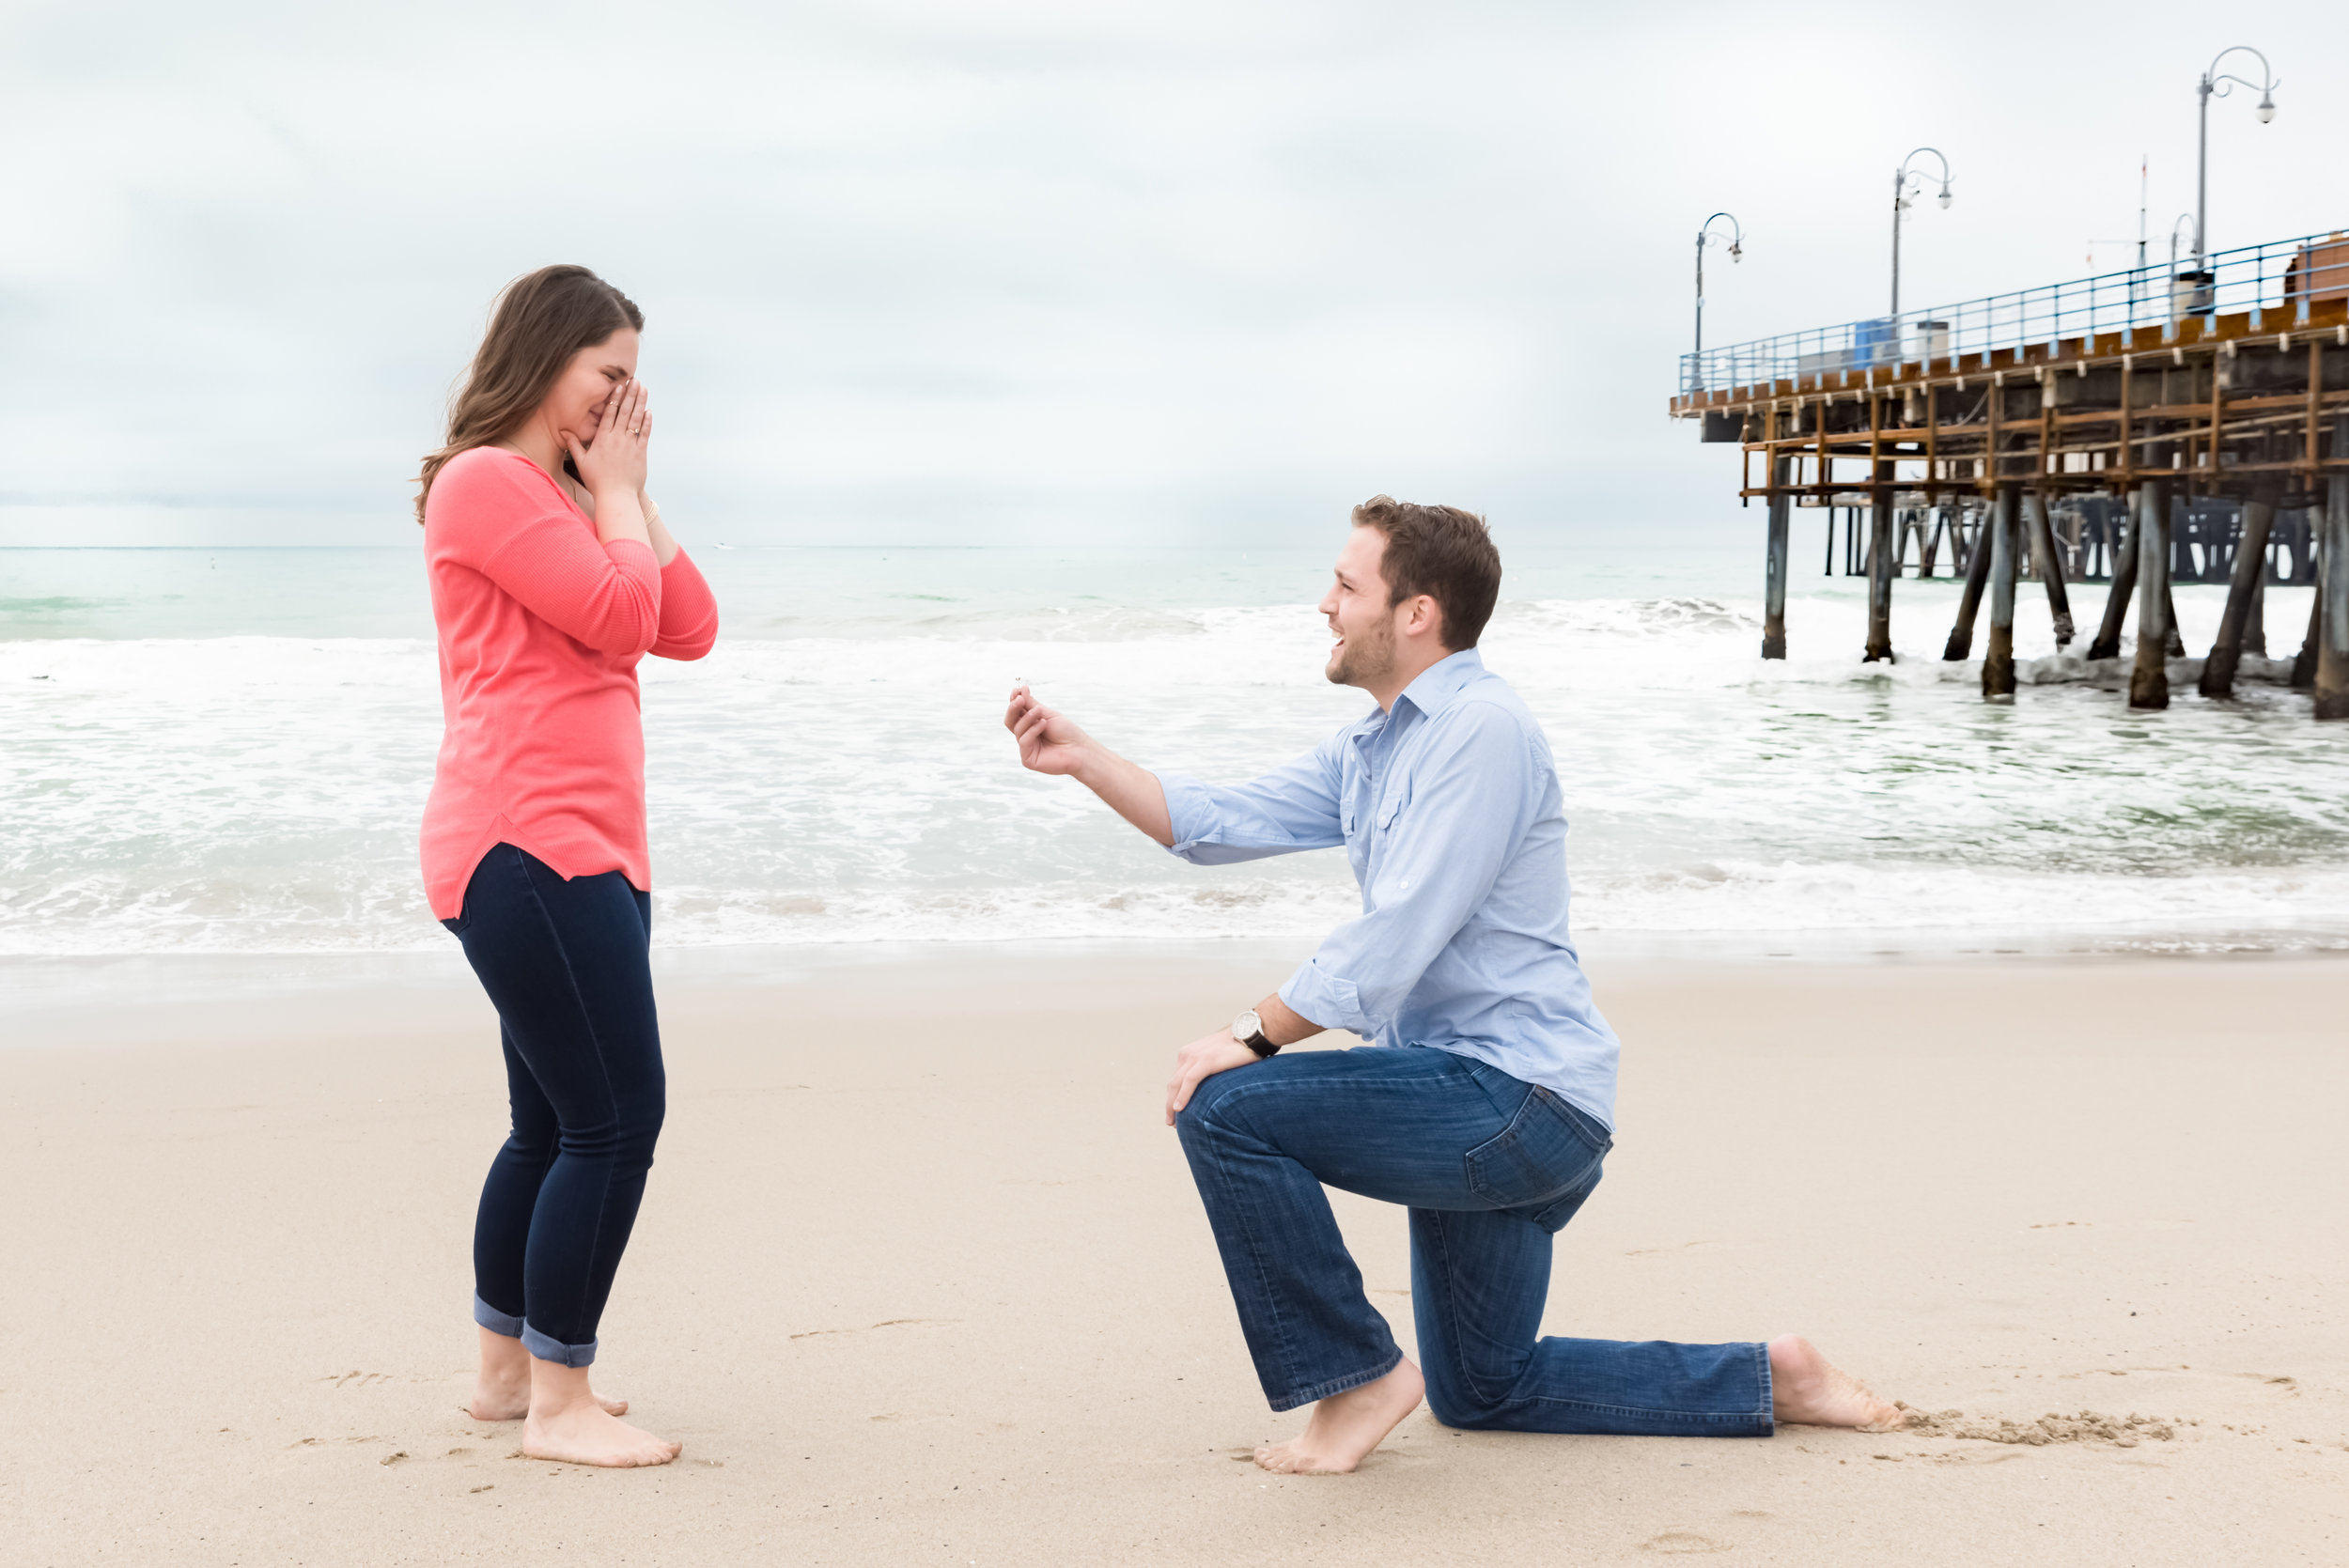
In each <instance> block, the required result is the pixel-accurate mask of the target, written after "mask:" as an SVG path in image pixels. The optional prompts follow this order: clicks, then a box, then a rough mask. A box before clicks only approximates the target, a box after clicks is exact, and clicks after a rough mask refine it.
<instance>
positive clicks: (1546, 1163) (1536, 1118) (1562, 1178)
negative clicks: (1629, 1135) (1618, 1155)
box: [1466, 1086, 1612, 1229]
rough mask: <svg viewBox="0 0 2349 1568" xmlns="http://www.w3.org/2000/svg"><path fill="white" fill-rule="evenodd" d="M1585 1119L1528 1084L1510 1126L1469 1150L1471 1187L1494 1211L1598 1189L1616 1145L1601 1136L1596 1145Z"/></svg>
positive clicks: (1468, 1161)
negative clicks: (1601, 1172)
mask: <svg viewBox="0 0 2349 1568" xmlns="http://www.w3.org/2000/svg"><path fill="white" fill-rule="evenodd" d="M1585 1120H1586V1119H1585V1118H1583V1117H1580V1116H1579V1115H1577V1114H1576V1113H1575V1112H1574V1110H1572V1108H1570V1107H1569V1106H1567V1105H1566V1103H1565V1102H1564V1101H1563V1100H1562V1099H1560V1098H1559V1097H1558V1096H1557V1095H1556V1094H1552V1093H1550V1092H1549V1091H1548V1090H1547V1089H1542V1088H1537V1087H1532V1086H1529V1087H1528V1088H1527V1090H1526V1092H1525V1101H1524V1103H1523V1104H1521V1105H1519V1106H1518V1107H1517V1114H1516V1115H1515V1116H1512V1117H1510V1118H1509V1125H1508V1126H1505V1127H1503V1128H1501V1132H1500V1134H1499V1135H1498V1136H1497V1137H1494V1138H1492V1139H1489V1140H1487V1141H1485V1142H1483V1143H1479V1144H1478V1145H1477V1146H1476V1147H1475V1148H1473V1149H1470V1151H1469V1152H1468V1155H1467V1157H1466V1159H1467V1165H1468V1183H1469V1187H1470V1189H1471V1190H1473V1191H1474V1192H1475V1193H1476V1195H1477V1196H1478V1197H1480V1198H1483V1199H1484V1200H1485V1201H1486V1203H1490V1204H1492V1206H1493V1207H1495V1208H1500V1209H1516V1208H1529V1207H1532V1206H1533V1205H1535V1204H1544V1203H1553V1202H1554V1201H1555V1200H1557V1199H1559V1198H1561V1197H1563V1196H1565V1195H1567V1194H1569V1193H1571V1192H1573V1191H1575V1190H1576V1189H1577V1188H1582V1189H1585V1190H1587V1189H1588V1188H1592V1187H1595V1186H1596V1185H1597V1181H1598V1167H1599V1163H1600V1162H1601V1161H1602V1160H1604V1159H1605V1158H1606V1157H1607V1151H1608V1149H1609V1148H1610V1147H1611V1146H1612V1145H1611V1143H1610V1141H1607V1140H1606V1139H1604V1138H1603V1137H1600V1138H1598V1140H1597V1141H1594V1135H1595V1127H1586V1126H1584V1123H1585ZM1568 1212H1569V1213H1571V1212H1572V1211H1571V1210H1569V1211H1568ZM1560 1223H1561V1224H1563V1223H1564V1221H1563V1219H1561V1220H1560ZM1555 1228H1556V1227H1554V1226H1553V1227H1551V1229H1555Z"/></svg>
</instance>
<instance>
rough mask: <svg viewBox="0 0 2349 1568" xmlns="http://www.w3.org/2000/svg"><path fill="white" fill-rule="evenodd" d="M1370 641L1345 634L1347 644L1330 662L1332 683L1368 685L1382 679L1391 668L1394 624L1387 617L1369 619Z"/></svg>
mask: <svg viewBox="0 0 2349 1568" xmlns="http://www.w3.org/2000/svg"><path fill="white" fill-rule="evenodd" d="M1369 639H1370V640H1369V641H1368V642H1364V641H1362V640H1361V638H1359V637H1354V636H1350V635H1349V636H1348V637H1347V638H1346V646H1345V647H1344V648H1343V649H1341V650H1340V651H1339V653H1338V661H1337V662H1336V663H1335V664H1333V665H1331V666H1330V669H1329V675H1330V685H1332V686H1361V687H1368V686H1369V685H1370V684H1371V683H1372V682H1374V681H1378V680H1383V679H1385V678H1386V676H1387V674H1388V672H1390V671H1392V669H1393V668H1394V628H1393V626H1392V624H1390V623H1389V622H1387V621H1384V620H1379V621H1374V622H1372V623H1371V628H1370V631H1369Z"/></svg>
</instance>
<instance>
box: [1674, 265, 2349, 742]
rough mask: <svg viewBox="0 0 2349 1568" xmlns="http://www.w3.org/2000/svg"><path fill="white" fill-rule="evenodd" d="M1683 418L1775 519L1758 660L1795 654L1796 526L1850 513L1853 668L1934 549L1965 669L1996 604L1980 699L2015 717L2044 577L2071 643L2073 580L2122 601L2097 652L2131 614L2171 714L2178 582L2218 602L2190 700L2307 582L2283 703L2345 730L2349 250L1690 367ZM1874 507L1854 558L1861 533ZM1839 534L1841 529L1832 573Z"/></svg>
mask: <svg viewBox="0 0 2349 1568" xmlns="http://www.w3.org/2000/svg"><path fill="white" fill-rule="evenodd" d="M1672 414H1673V416H1674V417H1676V418H1682V419H1688V420H1694V421H1700V422H1702V427H1703V439H1704V440H1706V441H1708V442H1739V443H1741V445H1742V446H1743V448H1744V459H1743V483H1742V485H1741V487H1740V490H1739V493H1740V495H1741V496H1743V497H1746V498H1749V499H1750V498H1754V497H1760V498H1762V499H1763V500H1764V502H1765V503H1766V506H1767V511H1768V519H1769V533H1768V543H1767V551H1766V568H1765V622H1764V632H1763V644H1762V653H1763V657H1764V658H1766V659H1782V658H1784V657H1785V655H1786V628H1785V609H1786V583H1787V576H1788V572H1789V569H1790V566H1791V563H1790V561H1789V550H1790V545H1791V541H1790V538H1789V524H1790V520H1791V511H1792V509H1793V508H1795V507H1797V506H1803V507H1832V508H1843V509H1844V515H1845V516H1846V518H1847V519H1848V521H1847V523H1846V525H1845V532H1844V554H1845V569H1846V570H1850V569H1851V568H1852V567H1855V566H1857V567H1860V569H1861V571H1862V572H1864V575H1865V576H1866V577H1867V579H1868V634H1867V643H1866V646H1865V648H1864V649H1863V650H1862V658H1863V659H1866V660H1890V658H1891V657H1892V640H1891V605H1892V582H1893V580H1894V578H1895V577H1896V576H1898V575H1901V573H1902V572H1903V570H1904V569H1905V567H1906V565H1907V562H1908V561H1909V559H1910V546H1911V545H1912V544H1913V545H1914V546H1915V559H1916V563H1917V567H1918V568H1919V570H1920V574H1921V575H1924V576H1930V575H1932V574H1933V572H1934V569H1935V567H1936V564H1937V560H1938V559H1939V557H1940V551H1941V550H1942V549H1943V548H1944V546H1945V545H1946V548H1947V549H1948V551H1949V560H1950V563H1951V569H1952V571H1953V572H1961V571H1962V572H1963V573H1964V575H1965V579H1966V585H1965V589H1964V592H1963V594H1962V595H1961V598H1960V600H1959V606H1958V613H1957V621H1956V624H1955V625H1954V626H1953V627H1952V629H1951V631H1950V635H1949V640H1948V643H1947V644H1946V646H1945V648H1944V650H1943V657H1944V658H1945V659H1950V660H1963V659H1966V658H1968V657H1970V655H1971V651H1972V644H1973V639H1974V629H1975V621H1976V619H1977V617H1978V616H1979V614H1980V613H1981V607H1982V604H1983V600H1984V599H1985V598H1987V600H1988V603H1989V607H1990V626H1989V629H1988V635H1987V640H1986V644H1985V657H1984V659H1983V695H1984V696H1985V697H1987V698H1990V699H1993V700H2012V694H2013V692H2014V690H2015V670H2014V637H2013V629H2014V605H2015V593H2016V583H2017V581H2018V579H2019V578H2021V577H2023V576H2025V575H2029V576H2031V577H2036V578H2037V579H2038V580H2039V581H2040V582H2042V583H2043V584H2044V585H2045V587H2046V592H2047V595H2048V598H2049V607H2050V609H2051V611H2052V612H2053V613H2054V616H2055V623H2056V629H2057V639H2058V645H2059V647H2061V646H2063V645H2065V644H2068V643H2069V642H2070V641H2071V640H2072V638H2073V635H2074V629H2073V622H2072V614H2071V606H2070V603H2069V597H2068V593H2067V585H2068V584H2069V583H2072V582H2083V581H2087V582H2092V581H2096V580H2099V579H2102V580H2104V581H2107V582H2108V584H2109V586H2108V591H2107V593H2106V595H2105V602H2104V604H2103V607H2102V613H2101V614H2100V615H2099V617H2098V625H2097V629H2096V635H2095V637H2094V639H2093V640H2092V643H2091V644H2090V646H2089V649H2088V657H2089V658H2090V659H2091V660H2099V659H2117V658H2118V657H2120V654H2121V651H2122V650H2121V648H2120V635H2121V628H2122V624H2123V619H2124V616H2125V613H2126V611H2127V610H2128V608H2129V607H2130V605H2131V603H2132V602H2134V604H2135V606H2136V608H2137V611H2138V636H2137V645H2136V648H2135V650H2134V667H2133V669H2132V672H2131V675H2130V683H2129V704H2130V706H2133V707H2165V706H2169V702H2170V688H2169V679H2168V673H2167V668H2166V663H2165V660H2166V659H2168V658H2170V657H2176V656H2179V655H2181V654H2183V653H2184V651H2185V650H2184V647H2183V645H2182V644H2180V642H2179V640H2178V634H2177V630H2176V617H2175V615H2174V613H2172V611H2171V607H2170V605H2171V600H2170V585H2171V583H2172V582H2175V581H2178V580H2181V579H2185V580H2188V581H2202V582H2217V581H2223V582H2227V583H2228V584H2229V590H2228V598H2227V605H2226V610H2225V613H2224V615H2223V617H2222V621H2221V629H2220V632H2219V635H2218V641H2217V644H2216V645H2214V647H2213V648H2212V650H2211V652H2210V655H2209V657H2208V658H2207V659H2206V660H2205V661H2204V663H2203V670H2202V676H2201V693H2202V694H2203V695H2204V696H2214V697H2218V696H2225V695H2227V694H2228V693H2229V692H2230V691H2232V683H2233V679H2234V673H2235V670H2236V668H2237V665H2238V661H2239V660H2240V658H2241V657H2242V655H2243V653H2244V652H2245V651H2246V648H2247V645H2248V648H2249V650H2250V651H2252V652H2254V653H2257V652H2263V649H2264V628H2263V590H2264V588H2265V586H2266V585H2267V584H2268V583H2269V582H2314V583H2315V585H2316V587H2317V595H2316V610H2315V613H2314V614H2313V615H2312V616H2311V618H2310V627H2309V631H2308V636H2307V640H2306V642H2305V644H2303V646H2302V648H2301V653H2300V658H2299V660H2298V661H2297V668H2298V673H2297V674H2295V679H2294V685H2295V686H2307V687H2310V688H2312V689H2313V691H2314V694H2315V706H2316V716H2317V717H2318V718H2320V719H2337V718H2349V240H2344V239H2343V238H2342V236H2341V235H2340V234H2338V233H2336V234H2332V235H2328V236H2310V237H2307V238H2303V239H2300V240H2294V241H2280V242H2278V243H2275V244H2270V245H2261V246H2252V247H2248V248H2246V249H2244V250H2241V251H2233V252H2226V253H2221V254H2219V255H2217V256H2211V257H2208V258H2206V259H2205V260H2204V262H2203V263H2202V264H2201V266H2200V267H2199V268H2196V269H2195V270H2193V271H2190V272H2182V273H2178V274H2175V275H2173V274H2171V273H2170V272H2169V270H2168V269H2159V268H2148V269H2139V270H2138V271H2135V272H2122V273H2112V274H2108V275H2107V276H2105V277H2100V278H2090V279H2085V280H2081V281H2079V282H2077V283H2071V284H2061V285H2055V286H2052V287H2048V288H2044V289H2032V290H2027V291H2024V292H2023V293H2020V294H2013V295H2003V296H1997V297H1994V298H1992V299H1988V300H1982V301H1975V302H1970V303H1968V304H1965V305H1960V306H1952V307H1946V308H1943V309H1939V310H1934V311H1925V312H1917V313H1911V314H1907V315H1904V316H1902V317H1899V318H1878V319H1876V320H1873V321H1859V322H1852V323H1847V324H1846V325H1844V326H1842V327H1837V328H1829V329H1825V330H1823V331H1819V332H1812V333H1803V334H1792V335H1790V336H1787V337H1782V338H1773V339H1766V340H1763V341H1761V342H1757V343H1748V344H1738V345H1735V346H1732V347H1730V348H1727V349H1708V350H1705V351H1704V352H1703V353H1701V354H1689V355H1684V356H1683V361H1682V390H1681V392H1680V394H1679V395H1678V396H1675V397H1674V398H1673V399H1672ZM1863 515H1864V517H1865V519H1866V524H1865V544H1864V548H1863V547H1862V546H1861V544H1860V528H1859V520H1860V518H1861V517H1862V516H1863ZM1834 546H1835V537H1834V533H1833V531H1832V529H1831V528H1830V532H1829V535H1828V569H1829V570H1830V571H1831V570H1832V569H1833V567H1834Z"/></svg>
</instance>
